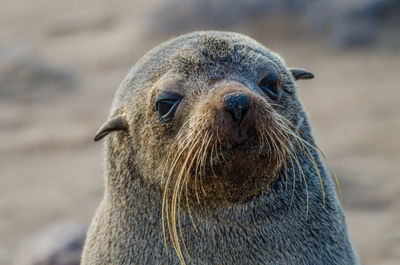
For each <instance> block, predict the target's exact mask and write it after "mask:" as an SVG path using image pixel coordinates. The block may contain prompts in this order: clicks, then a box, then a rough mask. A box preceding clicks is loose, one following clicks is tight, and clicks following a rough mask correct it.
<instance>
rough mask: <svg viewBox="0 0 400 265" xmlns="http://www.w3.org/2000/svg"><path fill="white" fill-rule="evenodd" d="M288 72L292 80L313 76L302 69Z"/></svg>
mask: <svg viewBox="0 0 400 265" xmlns="http://www.w3.org/2000/svg"><path fill="white" fill-rule="evenodd" d="M290 72H291V73H292V75H293V77H294V80H299V79H313V78H314V75H313V74H312V73H311V72H309V71H307V70H304V69H300V68H292V69H290Z"/></svg>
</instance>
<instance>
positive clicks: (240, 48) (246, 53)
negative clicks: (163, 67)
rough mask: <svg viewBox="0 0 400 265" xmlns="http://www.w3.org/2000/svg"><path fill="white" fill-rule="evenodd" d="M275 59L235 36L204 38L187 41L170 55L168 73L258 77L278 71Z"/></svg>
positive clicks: (202, 36) (211, 35)
mask: <svg viewBox="0 0 400 265" xmlns="http://www.w3.org/2000/svg"><path fill="white" fill-rule="evenodd" d="M277 60H278V58H275V57H274V55H272V54H271V53H270V52H269V51H268V50H267V49H266V48H264V47H263V46H262V45H260V44H258V43H256V42H255V41H253V40H251V39H249V38H247V37H244V36H241V35H239V36H238V35H236V34H234V35H233V34H206V35H200V36H197V37H196V38H187V39H186V40H185V41H183V42H182V45H181V46H180V49H179V50H177V52H175V53H174V54H172V55H171V57H170V59H169V62H168V64H169V65H170V68H171V70H174V71H176V72H179V73H180V74H181V75H183V76H187V77H190V76H192V75H196V76H197V77H199V76H203V77H206V78H211V79H214V78H223V77H228V76H232V75H234V76H235V75H245V76H248V75H252V76H257V75H259V74H260V72H262V71H263V69H265V68H268V67H275V68H277V69H279V62H277Z"/></svg>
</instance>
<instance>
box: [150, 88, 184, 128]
mask: <svg viewBox="0 0 400 265" xmlns="http://www.w3.org/2000/svg"><path fill="white" fill-rule="evenodd" d="M181 100H182V98H181V97H180V96H178V95H175V94H171V93H167V94H162V95H161V96H160V97H159V98H158V99H157V101H156V104H155V108H156V112H157V115H158V117H159V119H160V122H169V121H171V118H172V116H173V115H174V113H175V111H176V109H177V108H178V105H179V103H180V102H181Z"/></svg>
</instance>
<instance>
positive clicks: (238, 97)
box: [224, 92, 249, 125]
mask: <svg viewBox="0 0 400 265" xmlns="http://www.w3.org/2000/svg"><path fill="white" fill-rule="evenodd" d="M224 107H225V110H226V111H227V112H229V113H230V114H231V116H232V118H233V120H234V122H235V123H236V124H237V125H240V123H241V122H242V120H243V117H244V116H245V115H246V112H247V109H248V108H249V102H248V100H247V95H246V94H244V93H241V92H235V93H230V94H227V95H225V97H224Z"/></svg>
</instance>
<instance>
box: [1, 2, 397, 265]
mask: <svg viewBox="0 0 400 265" xmlns="http://www.w3.org/2000/svg"><path fill="white" fill-rule="evenodd" d="M201 29H217V30H229V31H236V32H240V33H244V34H246V35H249V36H250V37H253V38H255V39H256V40H258V41H259V42H261V43H262V44H264V45H265V46H266V47H268V48H270V49H271V50H273V51H276V52H278V53H280V54H281V55H282V57H283V58H285V60H286V62H287V64H288V65H289V66H296V67H303V68H306V69H308V70H310V71H312V72H313V73H314V74H315V76H316V77H315V79H314V80H311V81H300V82H299V83H298V89H299V94H300V97H301V99H302V101H303V103H304V106H305V108H306V109H307V111H308V113H309V116H310V119H311V122H312V124H313V128H314V133H315V136H316V138H317V142H318V144H319V146H320V147H321V148H322V149H323V150H324V152H325V154H326V155H327V157H328V161H329V164H330V165H331V166H332V167H333V168H334V170H335V171H336V173H337V175H338V177H339V179H340V183H341V187H342V191H343V196H344V207H345V210H346V212H347V221H348V225H349V229H350V233H351V236H352V240H353V243H354V245H355V247H356V249H357V251H358V253H359V255H360V257H361V260H362V262H363V264H385V265H386V264H399V260H400V229H399V226H400V174H399V172H400V140H399V135H400V86H399V84H400V1H398V0H336V1H312V0H280V1H273V0H236V1H232V0H230V1H229V0H214V1H212V0H203V1H196V0H172V1H168V2H167V1H161V0H147V1H123V0H114V1H106V0H86V1H78V0H69V1H54V0H36V1H30V0H1V3H0V264H18V265H24V264H27V265H28V264H32V265H33V264H35V265H39V264H41V265H45V264H48V265H50V264H53V265H54V264H58V265H60V264H63V265H73V264H76V262H77V258H76V257H79V251H80V246H81V244H82V241H83V238H84V231H85V229H86V227H87V226H88V224H89V222H90V220H91V218H92V217H93V215H94V212H95V210H96V207H97V205H98V203H99V201H100V199H101V197H102V193H103V185H104V184H103V177H104V176H103V154H102V151H103V150H102V144H99V143H94V142H93V141H92V137H93V136H94V133H95V132H96V130H97V129H98V128H99V126H100V125H101V124H102V123H103V122H104V121H105V119H106V117H107V115H108V112H109V108H110V105H111V101H112V98H113V94H114V92H115V90H116V89H117V87H118V85H119V83H120V82H121V80H122V79H123V77H124V76H125V74H126V73H127V72H128V70H129V69H130V67H131V66H132V65H133V64H134V63H135V62H136V61H137V60H138V59H139V58H140V57H141V56H142V55H143V54H144V53H145V52H146V51H147V50H149V49H150V48H152V47H154V46H156V45H157V44H159V43H160V42H162V41H165V40H168V39H170V38H172V37H174V36H178V35H180V34H183V33H187V32H191V31H194V30H201Z"/></svg>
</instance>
